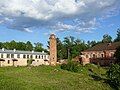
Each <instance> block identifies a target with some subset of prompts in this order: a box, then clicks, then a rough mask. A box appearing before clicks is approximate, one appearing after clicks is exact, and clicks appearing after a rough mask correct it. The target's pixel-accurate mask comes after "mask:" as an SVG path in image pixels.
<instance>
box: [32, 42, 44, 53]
mask: <svg viewBox="0 0 120 90" xmlns="http://www.w3.org/2000/svg"><path fill="white" fill-rule="evenodd" d="M34 44H35V47H34V51H37V52H42V51H44V49H43V48H42V46H43V44H42V43H39V42H37V43H34Z"/></svg>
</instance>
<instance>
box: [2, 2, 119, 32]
mask: <svg viewBox="0 0 120 90" xmlns="http://www.w3.org/2000/svg"><path fill="white" fill-rule="evenodd" d="M119 5H120V0H0V23H2V24H4V25H5V26H7V27H8V28H12V29H16V30H22V31H28V32H31V30H30V28H32V27H41V28H47V29H49V30H55V31H56V30H58V31H66V30H75V31H80V32H81V31H82V32H84V31H85V32H89V30H92V29H95V28H96V26H97V25H98V23H99V21H98V19H99V18H107V17H111V16H113V15H116V14H119V11H120V7H119ZM66 21H67V22H66Z"/></svg>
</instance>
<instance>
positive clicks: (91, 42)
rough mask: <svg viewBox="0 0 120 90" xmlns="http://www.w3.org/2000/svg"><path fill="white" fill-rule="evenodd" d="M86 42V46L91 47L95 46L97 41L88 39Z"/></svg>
mask: <svg viewBox="0 0 120 90" xmlns="http://www.w3.org/2000/svg"><path fill="white" fill-rule="evenodd" d="M87 44H88V47H89V48H91V47H93V46H95V45H96V44H97V42H96V41H88V42H87Z"/></svg>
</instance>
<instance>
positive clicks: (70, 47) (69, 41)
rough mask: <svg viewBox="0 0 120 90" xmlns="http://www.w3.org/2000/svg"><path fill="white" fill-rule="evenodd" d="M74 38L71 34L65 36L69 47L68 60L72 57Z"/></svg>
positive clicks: (66, 45)
mask: <svg viewBox="0 0 120 90" xmlns="http://www.w3.org/2000/svg"><path fill="white" fill-rule="evenodd" d="M74 39H75V38H74V37H72V36H70V37H65V38H64V41H63V43H64V45H65V48H66V49H67V55H68V60H70V59H72V57H71V56H72V55H71V49H72V47H73V46H74Z"/></svg>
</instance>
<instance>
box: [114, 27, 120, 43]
mask: <svg viewBox="0 0 120 90" xmlns="http://www.w3.org/2000/svg"><path fill="white" fill-rule="evenodd" d="M118 41H120V28H119V29H118V30H117V37H116V38H115V40H114V42H118Z"/></svg>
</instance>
